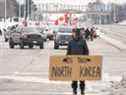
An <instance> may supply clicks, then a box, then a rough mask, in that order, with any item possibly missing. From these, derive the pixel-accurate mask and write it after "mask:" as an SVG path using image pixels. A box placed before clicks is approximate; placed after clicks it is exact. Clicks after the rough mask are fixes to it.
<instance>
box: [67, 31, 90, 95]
mask: <svg viewBox="0 0 126 95" xmlns="http://www.w3.org/2000/svg"><path fill="white" fill-rule="evenodd" d="M72 36H73V39H72V40H71V41H70V42H69V44H68V48H67V55H88V54H89V49H88V46H87V43H86V41H85V40H84V39H83V37H82V35H81V32H80V29H73V31H72ZM71 86H72V89H73V95H77V88H78V81H72V84H71ZM80 90H81V95H85V80H84V81H80Z"/></svg>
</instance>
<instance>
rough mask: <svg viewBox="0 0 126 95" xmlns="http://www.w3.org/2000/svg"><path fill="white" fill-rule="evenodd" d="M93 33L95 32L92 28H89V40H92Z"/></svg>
mask: <svg viewBox="0 0 126 95" xmlns="http://www.w3.org/2000/svg"><path fill="white" fill-rule="evenodd" d="M94 34H95V31H94V28H91V30H90V39H91V41H93V39H94Z"/></svg>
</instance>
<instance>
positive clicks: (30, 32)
mask: <svg viewBox="0 0 126 95" xmlns="http://www.w3.org/2000/svg"><path fill="white" fill-rule="evenodd" d="M15 45H19V46H20V48H21V49H23V48H24V46H29V48H33V46H34V45H38V46H39V47H40V49H43V46H44V39H43V37H42V35H41V33H40V32H39V31H38V30H37V29H36V28H34V27H17V28H16V30H15V31H14V32H11V33H10V38H9V46H10V48H14V46H15Z"/></svg>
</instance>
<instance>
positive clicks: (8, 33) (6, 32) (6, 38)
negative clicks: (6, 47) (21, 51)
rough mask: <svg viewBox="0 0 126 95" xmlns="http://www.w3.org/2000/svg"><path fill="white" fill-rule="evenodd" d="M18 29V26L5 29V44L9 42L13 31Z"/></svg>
mask: <svg viewBox="0 0 126 95" xmlns="http://www.w3.org/2000/svg"><path fill="white" fill-rule="evenodd" d="M16 27H17V25H12V26H8V27H7V29H5V28H3V31H4V40H5V42H7V41H8V40H9V37H10V32H13V30H14V29H15V28H16Z"/></svg>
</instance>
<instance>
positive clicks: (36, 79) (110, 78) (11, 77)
mask: <svg viewBox="0 0 126 95" xmlns="http://www.w3.org/2000/svg"><path fill="white" fill-rule="evenodd" d="M20 74H22V75H24V76H21V75H20ZM25 74H26V75H27V76H25ZM28 74H32V73H18V74H12V75H0V79H8V80H14V81H21V82H36V83H45V84H70V83H71V81H67V82H66V81H50V80H49V79H48V78H43V77H40V76H39V77H37V76H36V77H35V76H28ZM121 80H122V77H121V76H110V75H109V74H103V78H102V80H101V81H97V83H98V84H101V83H105V82H110V81H114V82H115V81H121ZM87 83H88V84H92V83H96V81H91V82H90V81H87Z"/></svg>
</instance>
